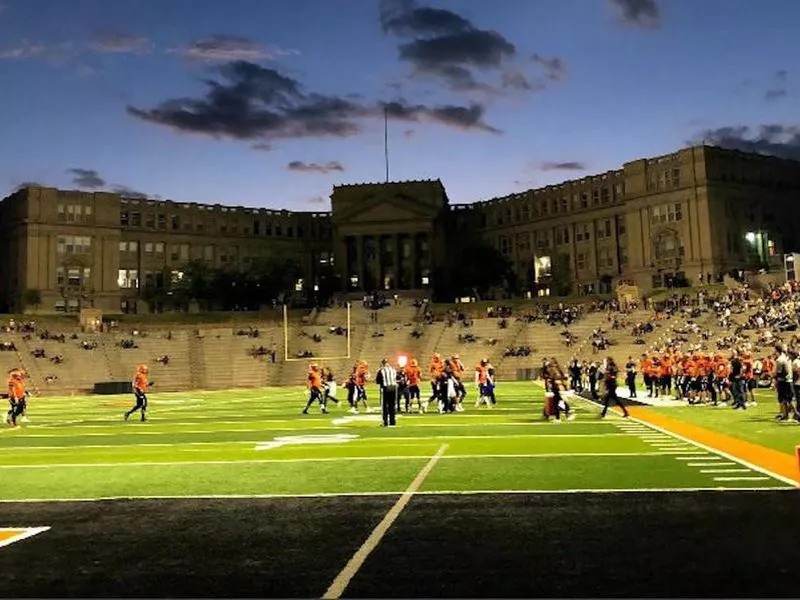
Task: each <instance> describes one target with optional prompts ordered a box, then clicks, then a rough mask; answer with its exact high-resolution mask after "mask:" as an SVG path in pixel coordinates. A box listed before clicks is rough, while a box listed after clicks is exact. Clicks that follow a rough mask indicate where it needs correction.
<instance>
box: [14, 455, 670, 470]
mask: <svg viewBox="0 0 800 600" xmlns="http://www.w3.org/2000/svg"><path fill="white" fill-rule="evenodd" d="M675 454H676V452H565V453H558V452H546V453H542V454H448V455H447V456H443V457H442V460H462V459H481V458H582V457H588V458H592V457H618V458H624V457H627V456H634V457H635V456H674V455H675ZM428 456H430V455H429V454H404V455H393V456H322V457H318V458H264V459H257V458H252V459H251V458H245V459H241V460H175V461H151V462H143V461H138V462H113V463H100V462H97V463H48V464H29V465H21V464H18V463H17V464H11V465H0V470H14V469H59V468H90V467H98V468H100V467H102V468H113V467H158V466H165V467H176V466H196V465H237V464H241V465H258V464H274V463H287V464H291V463H314V462H347V461H382V460H419V459H422V458H428Z"/></svg>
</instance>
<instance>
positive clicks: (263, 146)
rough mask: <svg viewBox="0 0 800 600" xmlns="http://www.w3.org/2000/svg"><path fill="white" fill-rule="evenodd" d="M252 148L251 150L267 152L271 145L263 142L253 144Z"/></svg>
mask: <svg viewBox="0 0 800 600" xmlns="http://www.w3.org/2000/svg"><path fill="white" fill-rule="evenodd" d="M252 148H253V150H258V151H259V152H269V151H270V150H272V146H270V145H269V144H263V143H259V144H253V146H252Z"/></svg>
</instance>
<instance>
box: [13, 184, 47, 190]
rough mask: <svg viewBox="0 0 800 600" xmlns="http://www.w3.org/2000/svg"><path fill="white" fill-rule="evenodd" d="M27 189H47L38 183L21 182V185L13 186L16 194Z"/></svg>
mask: <svg viewBox="0 0 800 600" xmlns="http://www.w3.org/2000/svg"><path fill="white" fill-rule="evenodd" d="M29 187H47V186H45V185H43V184H41V183H39V182H38V181H23V182H22V183H20V184H18V185H16V186H14V191H15V192H18V191H19V190H24V189H25V188H29Z"/></svg>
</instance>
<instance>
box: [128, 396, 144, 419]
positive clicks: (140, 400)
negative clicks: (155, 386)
mask: <svg viewBox="0 0 800 600" xmlns="http://www.w3.org/2000/svg"><path fill="white" fill-rule="evenodd" d="M133 395H134V396H135V397H136V406H134V407H133V408H132V409H130V410H129V411H128V412H127V413H125V416H126V417H129V416H131V415H132V414H133V413H135V412H136V411H137V410H141V411H142V421H144V419H145V416H144V415H145V413H146V412H147V396H146V395H145V394H144V393H143V392H140V391H138V390H137V391H135V392H133Z"/></svg>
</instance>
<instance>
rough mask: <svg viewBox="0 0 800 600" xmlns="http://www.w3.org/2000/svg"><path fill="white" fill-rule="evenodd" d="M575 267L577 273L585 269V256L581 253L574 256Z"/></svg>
mask: <svg viewBox="0 0 800 600" xmlns="http://www.w3.org/2000/svg"><path fill="white" fill-rule="evenodd" d="M575 266H576V267H577V269H578V271H583V270H584V269H585V268H586V255H585V254H584V253H583V252H578V254H577V255H576V256H575Z"/></svg>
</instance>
